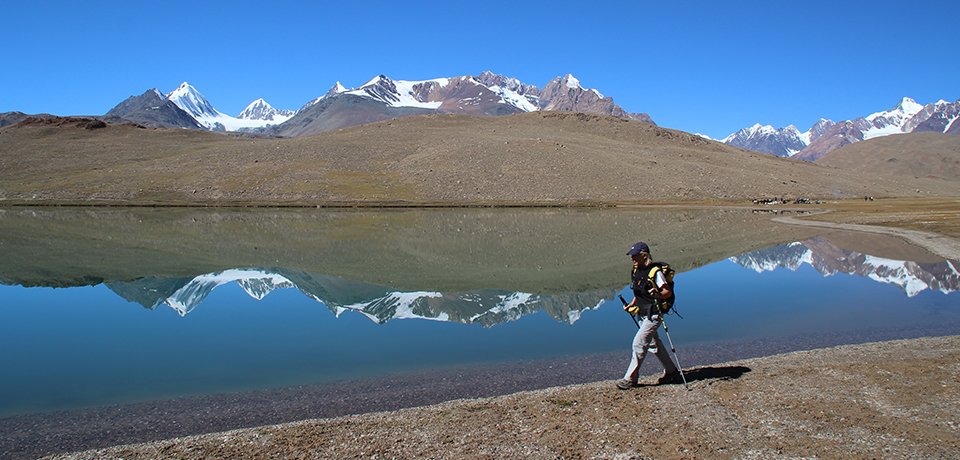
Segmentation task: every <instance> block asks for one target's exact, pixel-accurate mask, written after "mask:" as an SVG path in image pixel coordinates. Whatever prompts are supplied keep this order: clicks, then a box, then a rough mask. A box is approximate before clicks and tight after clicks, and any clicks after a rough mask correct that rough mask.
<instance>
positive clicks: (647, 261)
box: [617, 241, 680, 390]
mask: <svg viewBox="0 0 960 460" xmlns="http://www.w3.org/2000/svg"><path fill="white" fill-rule="evenodd" d="M627 255H628V256H630V258H631V259H632V260H633V270H632V271H631V273H630V280H631V281H630V287H631V289H632V290H633V301H632V302H630V303H628V304H626V305H624V306H623V309H624V310H626V311H627V313H630V314H631V315H639V316H640V317H641V318H642V319H643V321H642V322H640V323H639V324H640V328H639V329H638V330H637V335H636V336H634V337H633V355H632V356H631V358H630V366H629V367H627V372H626V374H624V375H623V379H621V380H618V381H617V388H619V389H621V390H626V389H629V388H632V387H635V386H637V379H638V377H639V373H640V365H641V364H643V358H644V357H645V356H646V355H647V349H648V348H649V347H650V346H651V345H652V346H653V347H654V348H655V349H656V350H655V352H654V354H655V355H656V356H657V359H659V360H660V363H661V364H662V365H663V375H661V376H660V378H659V379H658V380H657V384H658V385H659V384H663V383H672V382H674V381H676V379H677V378H678V377H679V376H680V371H679V370H677V366H676V365H675V364H673V361H672V360H671V359H670V355H669V353H668V352H667V348H666V347H664V346H663V343H662V342H661V341H660V336H659V335H657V329H659V328H660V323H661V322H662V320H663V319H662V315H663V313H662V312H661V311H660V309H659V308H658V300H659V299H667V298H670V297H671V296H672V295H673V292H672V291H671V289H670V285H669V284H668V283H667V279H666V277H665V276H664V274H663V271H662V270H652V269H653V268H654V264H653V258H651V257H650V247H649V246H647V244H646V243H644V242H642V241H641V242H638V243H636V244H634V245H633V246H632V247H630V251H628V252H627Z"/></svg>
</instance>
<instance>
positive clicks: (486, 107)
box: [111, 71, 653, 136]
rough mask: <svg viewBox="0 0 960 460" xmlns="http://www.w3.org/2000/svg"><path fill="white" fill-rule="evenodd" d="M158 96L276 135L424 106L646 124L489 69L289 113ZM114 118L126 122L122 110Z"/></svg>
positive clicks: (203, 115)
mask: <svg viewBox="0 0 960 460" xmlns="http://www.w3.org/2000/svg"><path fill="white" fill-rule="evenodd" d="M157 93H158V94H159V92H157ZM160 98H161V99H166V100H168V101H170V102H172V103H173V104H174V105H175V106H176V107H177V108H178V109H179V110H180V111H182V112H183V113H185V114H187V115H188V116H189V117H190V118H192V119H193V120H195V122H196V124H197V125H199V126H200V127H201V129H208V130H214V131H255V132H262V133H266V134H272V135H279V136H301V135H307V134H314V133H318V132H323V131H330V130H334V129H339V128H344V127H348V126H354V125H359V124H363V123H370V122H374V121H381V120H386V119H390V118H396V117H402V116H407V115H421V114H432V113H442V114H452V113H455V114H469V115H492V116H497V115H508V114H511V113H517V112H533V111H539V110H547V111H554V110H555V111H574V112H585V113H595V114H602V115H612V116H616V117H620V118H626V119H630V120H640V121H644V122H647V123H651V124H653V120H652V119H651V118H650V116H649V115H647V114H645V113H628V112H626V111H625V110H623V108H621V107H620V106H618V105H617V104H616V103H614V102H613V99H612V98H610V97H607V96H604V95H603V94H602V93H601V92H600V91H598V90H596V89H591V88H584V87H583V86H582V85H581V83H580V80H578V79H577V78H576V77H574V76H573V75H570V74H567V75H564V76H562V77H556V78H555V79H553V80H551V81H550V82H549V83H547V85H546V86H545V87H544V88H543V89H542V90H541V89H539V88H537V87H536V86H533V85H528V84H525V83H523V82H521V81H519V80H517V79H516V78H511V77H505V76H502V75H498V74H495V73H493V72H490V71H486V72H483V73H481V74H480V75H477V76H460V77H449V78H446V77H444V78H433V79H429V80H394V79H391V78H389V77H387V76H386V75H377V76H375V77H373V78H372V79H370V80H369V81H367V82H366V83H364V84H363V85H361V86H360V87H357V88H347V87H345V86H343V85H342V84H341V83H340V82H337V83H336V84H334V85H333V87H331V88H330V89H329V90H328V91H327V92H326V93H325V94H323V95H322V96H319V97H316V98H314V99H312V100H310V101H309V102H307V103H306V104H304V105H303V106H302V107H301V108H300V110H298V111H297V112H292V111H289V110H277V109H275V108H273V107H271V106H270V104H268V103H267V102H266V101H264V100H263V99H257V100H255V101H253V102H252V103H251V104H250V105H249V106H247V108H246V109H244V110H243V112H241V113H240V115H238V116H237V117H232V116H230V115H226V114H224V113H222V112H220V111H218V110H217V109H216V107H214V106H213V104H211V103H210V101H208V100H207V99H206V98H204V97H203V95H202V94H201V93H200V92H199V91H198V90H197V89H196V88H194V87H193V86H191V85H190V84H189V83H187V82H184V83H182V84H181V85H180V86H179V87H178V88H177V89H175V90H173V91H171V92H169V93H167V94H166V95H165V96H164V95H161V96H160ZM129 100H130V99H128V101H129ZM128 101H124V103H127V102H128ZM128 105H129V104H128ZM141 105H142V104H141ZM118 107H119V106H118ZM137 109H138V110H139V111H140V112H145V111H149V110H150V108H149V107H146V106H142V107H141V106H138V107H137ZM115 111H116V108H115V109H114V110H111V113H112V114H114V115H115V113H113V112H115ZM125 112H130V111H129V110H126V111H125ZM120 118H121V119H124V120H128V121H134V120H132V119H129V118H126V117H122V116H121V117H120ZM141 118H143V117H141ZM149 118H150V117H147V119H149ZM166 118H172V117H170V116H167V117H166ZM189 124H190V123H184V122H180V121H176V122H171V123H164V122H163V121H157V122H153V121H152V120H151V123H150V126H156V127H187V128H193V127H192V126H189ZM194 129H196V128H194Z"/></svg>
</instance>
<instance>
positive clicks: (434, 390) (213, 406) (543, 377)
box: [0, 324, 960, 458]
mask: <svg viewBox="0 0 960 460" xmlns="http://www.w3.org/2000/svg"><path fill="white" fill-rule="evenodd" d="M955 334H960V324H952V325H942V326H940V327H939V328H934V329H931V328H923V329H921V328H916V329H914V330H908V331H900V330H881V331H859V332H858V333H856V334H853V335H850V334H847V335H838V334H832V335H810V336H805V337H783V338H767V339H754V340H743V341H735V342H723V343H710V344H700V345H693V346H685V345H684V344H678V346H680V347H681V348H679V350H678V351H679V352H680V354H681V360H682V363H683V364H684V365H685V366H686V368H687V369H691V368H695V367H702V366H710V365H713V364H716V363H722V362H729V361H735V360H742V359H755V358H757V357H763V356H770V355H776V354H782V353H790V352H794V351H798V350H810V349H817V348H822V347H830V346H837V345H842V344H849V343H864V342H875V341H878V340H898V339H902V338H915V337H924V336H928V335H955ZM624 341H625V345H624V349H625V350H626V349H627V346H628V344H626V342H628V341H629V338H624ZM627 354H628V352H627V351H624V352H622V353H621V352H615V353H606V354H601V355H586V356H577V357H564V358H557V359H552V360H541V361H536V362H517V363H503V364H498V365H490V366H483V365H478V366H472V367H462V368H455V369H445V370H438V371H429V372H421V373H417V374H405V375H396V376H385V377H384V378H378V379H368V380H362V381H345V382H337V383H334V384H329V385H317V386H307V387H295V388H286V389H276V390H260V391H253V392H246V393H237V394H222V395H208V396H197V397H185V398H179V399H176V400H171V401H151V402H144V403H137V404H129V405H124V406H108V407H102V408H92V409H83V410H75V411H68V412H56V413H46V414H33V415H21V416H13V417H7V418H0V432H4V433H8V435H7V441H6V442H5V443H4V445H0V454H2V455H0V456H3V457H5V458H36V457H39V456H42V455H50V454H54V453H56V452H67V451H80V450H85V449H92V448H93V449H95V448H107V447H109V446H114V445H120V444H128V443H142V442H157V441H160V440H165V439H170V438H176V437H182V436H195V435H199V436H203V434H202V433H211V432H222V431H227V430H235V429H250V427H256V426H270V425H277V424H284V423H291V422H296V421H302V420H311V419H318V418H319V419H324V420H330V419H333V418H336V417H353V416H362V414H369V413H381V412H383V411H396V410H407V409H411V408H426V407H430V406H432V405H436V404H445V403H446V402H448V401H455V400H464V399H466V400H472V399H471V398H491V397H494V398H495V397H502V396H503V395H511V394H515V393H517V392H523V391H532V390H543V389H545V388H550V387H554V388H564V387H566V386H569V385H583V384H591V382H593V383H592V384H596V385H600V387H602V388H608V389H611V390H612V389H613V388H614V387H613V381H614V380H615V379H616V378H618V377H619V374H620V372H622V370H623V368H624V366H625V365H626V362H627V359H628V358H627V356H626V355H627ZM654 361H656V360H652V359H648V360H646V362H645V363H644V367H643V369H642V370H641V372H642V373H643V374H644V375H646V377H645V378H644V379H642V380H645V381H652V380H653V378H654V377H652V376H651V375H652V374H654V373H658V372H659V371H660V369H659V367H658V366H659V363H655V362H654Z"/></svg>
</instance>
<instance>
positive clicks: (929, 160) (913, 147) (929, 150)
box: [817, 133, 960, 181]
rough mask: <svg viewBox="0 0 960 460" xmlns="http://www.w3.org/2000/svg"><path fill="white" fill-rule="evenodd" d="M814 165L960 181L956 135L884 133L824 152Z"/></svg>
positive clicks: (959, 150) (873, 174)
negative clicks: (825, 153)
mask: <svg viewBox="0 0 960 460" xmlns="http://www.w3.org/2000/svg"><path fill="white" fill-rule="evenodd" d="M817 164H822V165H825V166H831V167H835V168H839V169H843V170H847V171H854V172H857V173H860V174H863V175H870V176H909V177H925V178H937V179H945V180H949V181H957V180H960V136H948V135H945V134H940V133H911V134H900V135H896V136H884V137H878V138H875V139H870V140H869V141H865V142H858V143H856V144H851V145H848V146H846V147H843V148H841V149H838V150H835V151H833V152H830V153H828V154H827V155H826V156H824V157H823V158H821V159H819V160H817Z"/></svg>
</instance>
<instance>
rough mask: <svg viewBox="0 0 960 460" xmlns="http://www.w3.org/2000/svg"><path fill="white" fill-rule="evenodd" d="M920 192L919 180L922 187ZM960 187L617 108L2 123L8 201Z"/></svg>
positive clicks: (933, 191) (840, 193)
mask: <svg viewBox="0 0 960 460" xmlns="http://www.w3.org/2000/svg"><path fill="white" fill-rule="evenodd" d="M918 191H919V192H918ZM865 194H870V195H874V196H916V195H948V196H956V195H958V194H960V184H958V183H949V182H944V181H940V180H925V179H906V180H905V179H902V178H897V179H895V180H894V179H889V178H888V179H873V178H869V177H866V176H864V175H863V174H860V173H854V172H849V171H843V170H839V169H834V168H828V167H824V166H821V165H815V164H809V163H806V162H801V161H795V160H787V159H780V158H773V157H770V156H769V155H763V154H759V153H755V152H748V151H745V150H741V149H736V148H733V147H729V146H726V145H723V144H720V143H717V142H711V141H707V140H705V139H702V138H700V137H697V136H693V135H691V134H688V133H684V132H680V131H673V130H669V129H664V128H660V127H656V126H652V125H649V124H646V123H641V122H631V121H624V120H621V119H618V118H614V117H605V116H596V115H585V114H577V113H557V112H552V113H551V112H546V113H543V112H541V113H527V114H518V115H511V116H506V117H472V116H461V115H429V116H417V117H406V118H403V119H396V120H390V121H384V122H378V123H372V124H368V125H363V126H358V127H354V128H349V129H343V130H338V131H334V132H330V133H325V134H321V135H316V136H310V137H302V138H295V139H251V138H241V137H235V136H227V135H221V134H215V133H207V132H197V131H187V130H155V129H142V128H137V127H132V126H120V125H110V126H107V127H106V128H103V129H95V130H89V129H84V128H80V127H76V126H73V125H72V124H69V123H67V124H63V125H62V126H56V125H52V124H51V125H22V124H21V125H14V126H9V127H5V128H3V129H0V200H3V201H6V202H7V203H22V202H31V203H39V202H45V203H63V202H84V203H105V202H109V203H140V204H149V203H162V204H185V203H186V204H231V203H234V204H242V203H257V204H308V205H312V204H330V203H337V202H340V203H357V202H367V203H384V202H418V203H430V202H439V203H445V204H453V203H458V204H463V203H485V204H495V203H525V204H529V203H570V202H588V203H596V202H607V203H614V202H634V201H656V200H701V199H748V198H754V197H761V196H809V197H827V198H834V197H850V196H863V195H865Z"/></svg>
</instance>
